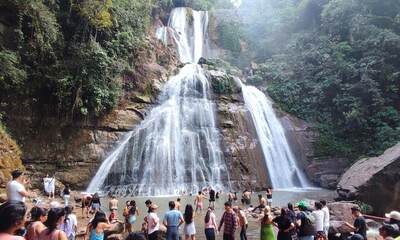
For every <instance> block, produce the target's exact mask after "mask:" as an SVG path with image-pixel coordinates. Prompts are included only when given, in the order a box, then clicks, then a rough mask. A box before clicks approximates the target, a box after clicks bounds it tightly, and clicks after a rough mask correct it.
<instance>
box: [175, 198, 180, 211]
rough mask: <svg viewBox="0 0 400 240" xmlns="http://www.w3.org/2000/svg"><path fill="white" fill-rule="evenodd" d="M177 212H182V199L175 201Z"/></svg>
mask: <svg viewBox="0 0 400 240" xmlns="http://www.w3.org/2000/svg"><path fill="white" fill-rule="evenodd" d="M175 210H178V211H180V210H181V199H180V198H177V199H176V201H175Z"/></svg>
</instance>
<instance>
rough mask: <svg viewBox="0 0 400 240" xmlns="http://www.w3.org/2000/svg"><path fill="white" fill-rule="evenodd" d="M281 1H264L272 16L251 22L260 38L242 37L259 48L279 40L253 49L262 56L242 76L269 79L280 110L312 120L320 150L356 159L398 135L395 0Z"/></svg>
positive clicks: (399, 38)
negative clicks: (253, 68) (249, 74)
mask: <svg viewBox="0 0 400 240" xmlns="http://www.w3.org/2000/svg"><path fill="white" fill-rule="evenodd" d="M284 2H286V3H285V4H283V5H279V4H277V5H274V3H272V2H271V3H270V4H272V5H273V7H274V8H276V9H275V10H276V11H274V14H277V17H276V18H274V19H275V20H276V19H279V23H276V24H273V20H270V19H267V20H266V21H265V22H264V21H260V20H259V23H258V24H256V26H254V28H256V27H258V28H261V29H262V28H266V29H267V30H265V31H264V32H263V34H265V33H270V36H267V37H266V39H267V40H266V41H263V40H264V39H262V38H263V37H264V36H266V35H263V34H262V35H261V37H260V38H261V39H260V38H254V39H246V40H247V42H255V41H261V43H259V44H256V46H257V47H258V48H261V47H260V44H263V45H264V46H265V49H268V48H270V47H272V46H273V47H275V48H276V46H282V48H280V49H279V48H277V49H275V50H273V51H268V52H264V53H262V54H258V57H259V60H260V61H262V62H263V63H262V64H259V68H258V69H257V70H256V71H255V75H254V76H252V77H251V78H250V79H249V80H250V81H249V82H252V83H254V84H264V85H268V88H267V91H268V93H269V94H270V96H271V97H272V98H273V99H274V100H275V101H277V103H278V104H279V106H281V107H282V108H283V109H284V110H286V111H289V112H291V113H293V114H295V115H297V116H299V117H301V118H304V119H307V120H309V121H312V122H316V128H317V130H318V131H319V132H320V139H319V141H318V142H317V143H316V147H317V151H318V152H319V154H329V155H336V156H341V157H349V158H351V159H355V158H357V157H359V156H363V155H376V154H380V153H382V151H383V150H385V149H386V148H388V147H390V146H392V145H394V144H396V143H397V142H399V141H400V135H399V133H400V132H399V129H400V121H399V118H400V61H398V59H400V31H399V30H400V29H399V27H398V26H399V24H398V23H397V25H396V24H395V23H396V21H397V18H398V16H399V15H398V13H399V12H400V3H399V2H398V1H387V2H386V1H385V2H382V1H378V0H368V1H361V0H351V1H348V0H332V1H326V2H325V3H323V4H321V3H322V2H321V1H319V3H320V4H317V3H318V1H311V0H307V1H301V2H300V4H298V5H296V4H294V5H293V3H294V2H293V1H289V0H288V1H284ZM283 13H284V16H283V15H282V14H283ZM306 13H307V14H306ZM305 23H307V24H305ZM267 24H269V25H267ZM267 26H269V27H267ZM276 26H279V29H280V30H278V28H276ZM293 26H296V27H297V28H296V30H294V29H293V28H292V27H293ZM244 36H248V35H244ZM252 36H254V35H252ZM281 36H286V39H285V40H282V41H279V42H280V43H278V40H279V39H282V38H281ZM255 51H257V53H258V52H261V51H259V50H255Z"/></svg>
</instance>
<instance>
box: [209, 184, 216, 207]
mask: <svg viewBox="0 0 400 240" xmlns="http://www.w3.org/2000/svg"><path fill="white" fill-rule="evenodd" d="M209 196H210V198H209V200H208V201H209V204H208V207H215V191H214V189H212V188H211V189H210V192H209Z"/></svg>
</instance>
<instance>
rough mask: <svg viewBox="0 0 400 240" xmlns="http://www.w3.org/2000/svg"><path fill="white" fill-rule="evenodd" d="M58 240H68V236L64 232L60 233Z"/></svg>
mask: <svg viewBox="0 0 400 240" xmlns="http://www.w3.org/2000/svg"><path fill="white" fill-rule="evenodd" d="M58 240H68V238H67V234H65V232H64V231H59V233H58Z"/></svg>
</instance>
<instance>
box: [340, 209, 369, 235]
mask: <svg viewBox="0 0 400 240" xmlns="http://www.w3.org/2000/svg"><path fill="white" fill-rule="evenodd" d="M351 214H352V215H353V216H354V217H355V218H356V219H355V220H354V224H353V225H351V224H350V223H348V222H346V223H345V224H346V225H347V226H348V227H349V228H351V229H352V230H353V231H354V234H358V235H360V236H362V237H363V239H365V240H366V239H367V223H366V221H365V218H364V217H363V215H362V214H361V209H360V208H359V207H358V206H355V207H352V208H351Z"/></svg>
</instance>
